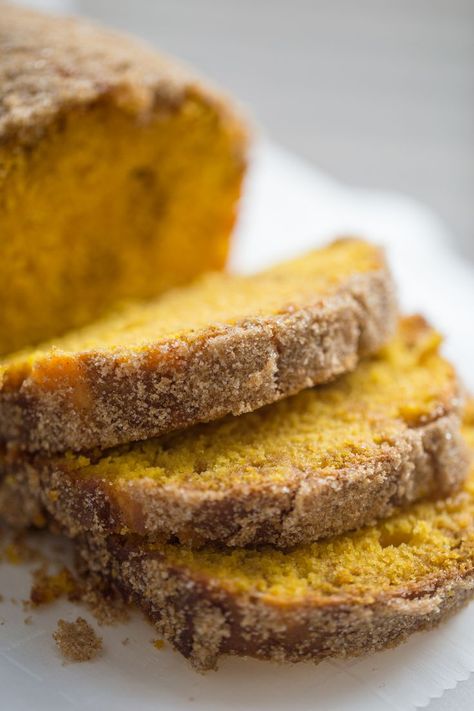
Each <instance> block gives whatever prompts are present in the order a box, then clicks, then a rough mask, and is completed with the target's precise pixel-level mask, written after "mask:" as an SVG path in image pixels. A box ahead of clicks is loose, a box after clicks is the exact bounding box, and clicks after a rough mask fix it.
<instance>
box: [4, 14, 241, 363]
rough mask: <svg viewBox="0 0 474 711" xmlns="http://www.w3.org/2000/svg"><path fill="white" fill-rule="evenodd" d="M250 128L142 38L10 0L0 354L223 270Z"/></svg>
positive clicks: (6, 38)
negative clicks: (211, 271)
mask: <svg viewBox="0 0 474 711" xmlns="http://www.w3.org/2000/svg"><path fill="white" fill-rule="evenodd" d="M246 150H247V129H246V127H245V124H244V122H243V120H242V118H241V117H240V115H239V112H237V111H236V110H235V109H234V108H233V107H232V105H231V104H230V103H229V102H228V101H227V100H224V99H223V98H221V97H220V96H219V94H217V93H216V92H215V91H214V90H213V89H211V88H208V87H207V86H206V85H205V84H203V83H202V82H201V81H200V80H198V79H197V78H196V76H195V75H194V74H193V73H192V72H191V71H189V70H188V69H185V68H183V67H180V66H179V65H177V64H175V62H174V61H171V60H169V59H167V58H165V57H162V56H160V55H157V54H156V53H155V52H154V51H153V50H152V49H150V48H147V47H146V46H144V45H142V44H141V43H140V42H138V41H134V40H132V39H129V38H127V37H125V36H121V35H119V34H116V33H113V32H109V31H106V30H103V29H100V28H98V27H94V26H93V25H91V24H89V23H87V22H85V21H83V20H78V19H77V20H74V19H67V18H57V17H52V16H48V15H42V14H39V13H36V12H32V11H30V10H26V9H21V8H19V7H16V6H13V5H9V4H7V3H2V5H1V10H0V166H1V169H0V245H1V255H2V258H1V260H0V302H1V304H2V307H1V309H0V354H2V353H6V352H10V351H13V350H16V349H18V348H22V347H24V346H25V345H28V344H31V343H38V342H40V341H44V340H46V339H49V338H51V337H54V336H57V335H58V334H60V333H63V332H65V331H66V330H68V329H71V328H77V327H79V326H82V325H83V324H85V323H88V322H89V321H91V320H92V319H94V318H97V316H100V315H101V314H102V313H105V311H107V310H108V309H109V308H110V307H111V306H113V305H114V304H116V303H117V302H119V301H121V300H123V299H129V298H149V297H152V296H155V295H156V294H158V293H160V292H162V291H163V290H164V289H167V288H169V287H170V286H174V285H176V284H183V283H185V282H188V281H190V280H191V279H192V278H194V277H195V276H196V275H197V274H199V273H201V272H203V271H207V270H209V269H219V268H221V267H222V266H223V265H224V263H225V261H226V255H227V251H228V244H229V235H230V232H231V228H232V225H233V223H234V219H235V215H236V206H237V201H238V198H239V193H240V188H241V182H242V178H243V175H244V170H245V163H246Z"/></svg>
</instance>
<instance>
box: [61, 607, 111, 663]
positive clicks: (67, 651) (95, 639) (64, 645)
mask: <svg viewBox="0 0 474 711" xmlns="http://www.w3.org/2000/svg"><path fill="white" fill-rule="evenodd" d="M53 639H54V641H55V642H56V644H57V646H58V649H59V651H60V652H61V654H62V655H63V657H64V658H65V659H66V660H67V661H69V662H87V661H89V660H90V659H94V658H95V657H97V656H98V655H99V654H100V653H101V652H102V648H103V646H102V638H101V637H99V636H98V635H97V634H96V632H95V630H94V628H93V627H91V625H90V624H89V623H88V622H87V620H85V619H84V618H83V617H78V618H77V619H76V621H75V622H67V621H66V620H58V627H57V629H56V631H55V632H53Z"/></svg>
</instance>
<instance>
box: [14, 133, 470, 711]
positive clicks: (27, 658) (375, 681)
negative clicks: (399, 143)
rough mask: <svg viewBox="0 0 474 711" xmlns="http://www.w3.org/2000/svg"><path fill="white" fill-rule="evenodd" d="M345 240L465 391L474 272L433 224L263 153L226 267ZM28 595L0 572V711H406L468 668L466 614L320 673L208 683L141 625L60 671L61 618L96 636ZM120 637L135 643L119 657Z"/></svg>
mask: <svg viewBox="0 0 474 711" xmlns="http://www.w3.org/2000/svg"><path fill="white" fill-rule="evenodd" d="M341 232H342V233H345V234H347V233H350V234H354V233H356V234H363V235H367V236H368V237H370V238H372V239H374V240H375V241H378V242H380V243H384V244H386V245H387V247H388V250H389V255H390V259H391V261H392V263H393V267H394V270H395V273H396V276H397V278H398V281H399V283H400V293H401V298H402V302H403V304H404V306H405V308H407V309H410V310H411V309H418V310H422V311H423V312H425V313H427V314H428V315H429V316H430V317H431V318H432V319H433V320H434V321H435V322H436V324H437V325H439V326H440V327H441V329H442V330H443V331H444V332H445V333H446V334H447V336H448V351H449V353H450V355H451V356H452V357H453V358H454V359H455V360H456V362H457V363H458V364H459V365H460V367H461V369H462V371H463V373H464V375H465V377H466V379H467V380H468V381H469V382H470V385H471V387H474V380H473V378H472V373H470V372H469V369H470V367H471V366H472V363H473V362H474V347H473V339H472V336H471V333H472V330H471V318H472V317H471V313H472V308H473V305H474V279H473V275H474V271H473V269H472V267H471V266H470V265H469V264H466V263H464V262H462V261H460V260H459V259H458V258H457V257H456V256H455V255H454V254H453V253H452V252H451V251H450V244H449V234H448V233H447V231H446V230H445V229H444V228H443V226H442V225H441V224H440V223H439V221H438V220H437V219H436V218H435V217H434V216H433V215H431V214H430V213H429V212H427V211H426V210H424V209H423V208H421V207H420V206H418V205H416V204H414V203H413V202H412V201H411V200H409V199H406V198H402V197H397V196H393V195H386V194H380V193H373V192H367V191H354V190H350V189H348V188H345V187H343V186H341V185H339V184H338V183H336V182H334V181H332V180H330V179H328V178H327V177H325V176H323V175H321V174H319V173H317V172H316V171H314V170H313V169H311V168H309V167H308V166H306V165H305V164H303V163H301V162H300V161H298V160H297V159H295V158H293V157H292V156H290V155H288V154H286V153H284V152H283V151H281V150H279V149H276V148H274V147H271V146H268V145H264V146H262V147H261V148H260V150H259V151H258V152H257V155H256V159H255V168H254V171H253V173H252V175H251V177H250V179H249V182H248V185H247V198H246V200H245V205H244V215H243V219H242V220H241V225H240V228H239V232H238V239H237V243H236V247H235V251H234V254H233V265H234V267H235V268H238V269H241V270H248V269H253V268H256V267H259V266H261V265H263V264H266V263H269V262H271V261H276V260H278V259H280V258H282V257H285V256H287V255H289V254H292V253H297V252H299V251H301V250H303V249H306V248H309V247H311V246H312V245H314V244H319V243H322V242H323V241H326V240H327V239H328V238H329V237H332V236H334V235H336V234H338V233H339V234H340V233H341ZM30 585H31V578H30V575H29V573H28V566H24V565H22V566H10V565H6V564H5V565H2V566H1V567H0V593H2V594H3V596H4V598H5V600H4V602H3V603H1V604H0V618H3V620H4V624H3V625H2V626H0V708H1V709H2V710H3V709H5V710H7V709H8V711H23V710H25V711H26V710H28V711H30V710H31V709H33V710H35V711H42V710H43V709H44V710H45V711H46V710H47V711H63V710H64V711H65V710H67V709H101V710H102V711H109V710H110V711H129V709H134V710H135V709H137V710H139V711H142V710H143V711H147V710H150V711H151V709H153V711H155V710H156V709H169V710H170V711H182V710H183V709H187V710H191V711H192V710H194V709H195V710H198V709H199V711H212V710H214V709H215V710H217V709H219V710H221V709H228V710H229V711H237V710H241V709H242V710H243V709H246V710H248V709H256V710H257V709H258V710H259V711H267V710H268V711H270V710H271V711H279V710H283V709H292V711H303V710H309V709H312V710H314V709H324V710H325V711H326V710H328V709H337V711H345V710H346V709H347V710H348V709H350V710H351V711H358V710H359V709H360V711H372V710H375V709H376V710H377V711H380V710H383V709H392V710H394V709H395V710H400V711H410V709H415V708H419V707H423V706H425V705H426V704H427V703H428V701H429V700H430V699H431V698H434V697H438V696H440V695H441V694H442V692H443V691H444V690H445V689H449V688H453V687H454V686H455V685H456V684H457V682H458V681H460V680H463V679H466V678H467V677H468V676H469V674H470V672H471V671H472V670H473V669H474V605H473V606H471V607H470V608H467V609H466V610H464V611H463V612H461V613H460V614H459V615H458V616H457V617H455V618H453V619H452V620H450V621H449V622H447V623H446V624H444V625H443V626H442V627H440V628H439V629H437V630H435V631H433V632H428V633H421V634H417V635H415V636H413V637H412V638H411V639H410V640H409V641H408V642H407V643H406V644H404V645H403V646H402V647H399V648H397V649H395V650H389V651H387V652H382V653H379V654H376V655H373V656H371V657H368V658H365V659H359V660H351V661H347V662H339V661H338V662H324V663H322V664H320V665H319V666H318V667H315V666H313V665H312V664H300V665H297V666H283V667H280V666H276V665H273V664H267V663H263V662H256V661H253V660H242V659H225V660H223V661H222V663H221V666H220V670H219V671H218V672H217V673H210V674H208V675H206V676H200V675H198V674H196V673H194V672H193V671H192V670H191V669H190V667H189V666H188V664H187V663H186V662H185V661H184V660H183V659H182V658H181V657H180V656H179V655H178V654H176V653H174V652H173V651H172V650H171V649H170V648H169V647H165V649H163V650H160V651H158V650H156V649H155V648H154V647H153V646H152V644H151V640H152V639H153V637H154V631H153V629H152V627H151V626H150V625H148V623H146V622H145V621H144V620H143V619H142V618H141V617H140V616H139V615H138V614H137V615H136V617H135V618H134V619H133V621H132V622H130V623H128V624H126V625H120V626H118V627H113V628H102V629H101V630H100V633H101V634H102V635H103V637H104V644H105V649H104V654H103V656H102V657H101V658H100V659H97V660H95V661H92V662H88V663H83V664H70V665H66V666H64V665H63V664H62V662H61V659H60V658H59V656H58V654H57V652H56V649H55V645H54V643H53V640H52V638H51V634H52V632H53V630H54V628H55V627H56V622H57V619H58V618H59V617H64V618H66V619H75V617H77V615H78V614H81V615H83V616H85V617H86V618H87V619H89V620H90V621H91V622H92V623H93V624H94V626H95V627H97V625H96V623H95V622H94V620H93V619H92V618H91V616H90V615H89V614H88V613H87V612H86V611H84V610H83V609H78V608H76V607H74V606H73V605H71V604H69V603H65V602H61V603H57V604H54V605H52V606H50V607H49V608H47V609H44V610H43V611H41V612H38V613H34V614H33V623H32V624H30V625H26V624H25V623H24V619H25V617H26V616H27V614H29V613H27V612H24V611H23V609H22V607H21V604H19V603H18V602H17V603H16V604H14V603H13V602H11V600H10V598H12V597H14V598H15V599H16V600H17V601H18V600H21V599H26V598H27V597H28V593H29V588H30ZM126 637H128V638H129V639H130V643H129V644H128V645H127V646H124V645H122V643H121V642H122V640H123V639H124V638H126Z"/></svg>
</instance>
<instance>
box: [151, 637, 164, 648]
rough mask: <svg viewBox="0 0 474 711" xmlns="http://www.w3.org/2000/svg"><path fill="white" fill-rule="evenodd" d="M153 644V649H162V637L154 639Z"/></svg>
mask: <svg viewBox="0 0 474 711" xmlns="http://www.w3.org/2000/svg"><path fill="white" fill-rule="evenodd" d="M153 646H154V648H155V649H163V647H164V646H165V642H164V640H162V639H154V640H153Z"/></svg>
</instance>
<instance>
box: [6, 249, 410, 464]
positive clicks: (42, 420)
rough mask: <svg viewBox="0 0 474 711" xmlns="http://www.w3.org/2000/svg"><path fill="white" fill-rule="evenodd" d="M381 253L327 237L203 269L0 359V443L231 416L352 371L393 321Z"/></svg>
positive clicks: (30, 443) (120, 437)
mask: <svg viewBox="0 0 474 711" xmlns="http://www.w3.org/2000/svg"><path fill="white" fill-rule="evenodd" d="M395 314H396V303H395V297H394V290H393V284H392V281H391V277H390V275H389V273H388V271H387V268H386V265H385V261H384V256H383V254H382V252H381V251H380V250H379V249H378V248H377V247H374V246H373V245H370V244H368V243H367V242H364V241H362V240H355V239H353V240H351V239H345V240H339V241H336V242H334V243H332V244H330V245H329V246H328V247H325V248H323V249H319V250H315V251H313V252H311V253H309V254H307V255H305V256H304V257H300V258H298V259H296V260H294V261H290V262H286V263H283V264H281V265H278V266H276V267H273V268H272V269H269V270H268V271H266V272H262V273H261V274H257V275H254V276H249V277H238V276H230V275H226V274H219V273H210V274H208V275H205V276H204V277H201V278H200V279H199V280H198V281H197V282H195V283H194V284H192V285H190V286H187V287H181V288H177V289H174V290H171V291H170V292H168V293H167V294H164V295H162V296H161V297H158V298H157V299H155V300H152V301H150V302H147V303H145V304H139V305H128V306H126V307H124V308H122V309H121V310H119V311H118V312H116V313H115V314H114V315H113V316H107V317H104V318H103V319H101V320H99V321H96V322H95V323H93V324H91V325H89V326H86V327H84V328H83V329H80V330H78V331H74V332H70V333H68V334H67V335H65V336H64V337H63V338H58V339H55V340H53V341H50V342H49V343H46V344H43V345H41V346H39V347H38V348H37V349H33V350H28V351H23V352H19V353H16V354H14V355H12V356H9V357H8V358H6V359H4V361H3V362H2V363H0V441H2V442H3V443H8V444H9V445H15V446H17V447H19V448H21V449H25V450H30V451H34V450H46V451H53V452H54V451H65V450H68V449H71V450H75V451H79V450H85V449H90V448H94V447H101V448H105V447H110V446H113V445H116V444H120V443H124V442H130V441H133V440H140V439H146V438H149V437H152V436H156V435H161V434H164V433H166V432H169V431H172V430H175V429H178V428H184V427H187V426H189V425H192V424H195V423H198V422H205V421H209V420H214V419H218V418H220V417H222V416H224V415H227V414H229V413H232V414H240V413H242V412H247V411H250V410H254V409H256V408H258V407H261V406H262V405H266V404H268V403H271V402H274V401H275V400H278V399H280V398H282V397H285V396H288V395H291V394H293V393H296V392H298V391H300V390H301V389H303V388H307V387H309V386H312V385H314V384H317V383H324V382H327V381H329V380H332V379H333V378H334V377H335V376H337V375H340V374H341V373H345V372H347V371H350V370H353V369H354V367H355V366H356V365H357V363H358V361H359V359H360V357H361V356H363V355H366V354H367V353H371V352H373V351H375V350H376V349H378V348H380V347H381V346H382V345H383V343H385V342H386V340H387V339H388V338H389V337H390V336H391V335H392V333H393V331H394V328H395V322H396V317H395Z"/></svg>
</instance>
